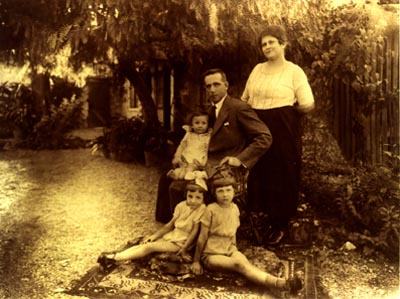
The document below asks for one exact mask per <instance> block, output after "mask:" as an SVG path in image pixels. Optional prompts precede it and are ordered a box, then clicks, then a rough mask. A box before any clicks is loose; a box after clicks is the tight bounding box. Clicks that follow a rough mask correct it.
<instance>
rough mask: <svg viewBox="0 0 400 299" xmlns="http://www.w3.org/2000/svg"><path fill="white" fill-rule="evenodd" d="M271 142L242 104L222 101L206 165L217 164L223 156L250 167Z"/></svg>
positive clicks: (266, 132) (259, 124) (252, 112)
mask: <svg viewBox="0 0 400 299" xmlns="http://www.w3.org/2000/svg"><path fill="white" fill-rule="evenodd" d="M271 143H272V136H271V132H270V131H269V129H268V127H267V126H266V125H265V124H264V123H263V122H262V121H261V120H260V119H259V118H258V116H257V114H256V113H255V112H254V110H253V109H252V108H251V107H250V106H249V105H248V104H247V103H245V102H243V101H241V100H239V99H235V98H232V97H230V96H229V95H228V96H227V97H226V98H225V101H224V103H223V105H222V107H221V110H220V112H219V114H218V117H217V119H216V121H215V124H214V127H213V133H212V136H211V140H210V144H209V148H208V155H209V156H208V162H209V163H210V164H211V165H217V164H218V163H219V162H220V161H221V159H223V158H224V157H226V156H231V157H236V158H238V159H239V160H240V161H241V162H242V163H243V164H244V165H245V166H246V167H247V168H251V167H253V166H254V164H255V163H256V162H257V160H258V159H259V158H260V157H261V156H262V155H263V154H264V153H265V152H266V151H267V150H268V148H269V147H270V146H271Z"/></svg>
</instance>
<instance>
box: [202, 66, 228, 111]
mask: <svg viewBox="0 0 400 299" xmlns="http://www.w3.org/2000/svg"><path fill="white" fill-rule="evenodd" d="M204 85H205V87H206V91H207V97H208V99H209V100H210V101H211V102H213V103H214V104H216V103H218V102H219V101H220V100H221V99H222V98H223V97H224V96H225V95H226V94H227V92H228V86H229V85H228V82H226V81H224V80H223V78H222V76H221V74H219V73H217V74H211V75H208V76H206V77H205V78H204Z"/></svg>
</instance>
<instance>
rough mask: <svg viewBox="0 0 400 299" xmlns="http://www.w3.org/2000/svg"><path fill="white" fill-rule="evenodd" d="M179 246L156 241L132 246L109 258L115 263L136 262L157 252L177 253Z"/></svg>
mask: <svg viewBox="0 0 400 299" xmlns="http://www.w3.org/2000/svg"><path fill="white" fill-rule="evenodd" d="M179 249H180V247H179V246H177V245H175V244H173V243H171V242H166V241H156V242H151V243H146V244H140V245H136V246H132V247H130V248H128V249H125V250H124V251H121V252H118V253H116V254H115V256H108V257H109V258H112V259H114V260H115V261H125V260H136V259H140V258H142V257H145V256H147V255H149V254H151V253H155V252H177V251H178V250H179Z"/></svg>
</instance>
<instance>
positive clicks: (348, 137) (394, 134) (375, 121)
mask: <svg viewBox="0 0 400 299" xmlns="http://www.w3.org/2000/svg"><path fill="white" fill-rule="evenodd" d="M382 54H383V61H381V63H380V64H378V63H377V65H376V66H374V69H373V72H377V73H379V74H380V78H382V79H383V82H385V84H383V87H382V88H383V91H384V92H386V95H388V96H386V97H385V98H384V99H381V100H378V101H376V102H375V103H373V104H372V106H371V107H369V108H370V109H369V110H368V111H360V110H361V106H360V104H358V103H359V102H358V101H357V99H359V97H360V94H357V93H356V91H355V90H354V89H353V88H352V87H351V86H349V85H346V84H344V83H343V82H341V81H339V80H336V81H335V82H334V84H333V129H334V135H335V137H336V139H337V140H338V143H339V146H340V147H341V149H342V152H343V155H344V156H345V157H346V158H347V159H348V160H350V161H353V162H355V163H357V162H362V163H366V164H369V165H378V164H385V165H388V166H392V167H398V166H399V165H400V163H399V162H400V161H399V157H400V156H399V155H400V152H399V145H400V144H399V35H398V31H397V30H396V31H395V32H392V33H390V34H388V36H386V38H385V46H384V49H383V53H382ZM377 61H379V59H377ZM360 112H363V113H360Z"/></svg>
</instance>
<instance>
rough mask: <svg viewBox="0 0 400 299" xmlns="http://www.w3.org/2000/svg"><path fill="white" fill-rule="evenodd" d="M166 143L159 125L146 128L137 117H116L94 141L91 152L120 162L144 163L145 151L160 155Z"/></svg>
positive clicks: (164, 134)
mask: <svg viewBox="0 0 400 299" xmlns="http://www.w3.org/2000/svg"><path fill="white" fill-rule="evenodd" d="M166 143H167V133H166V132H165V130H164V128H162V127H161V126H160V125H158V126H152V127H148V126H146V124H145V123H144V121H143V119H141V118H139V117H132V118H126V117H123V116H118V117H115V118H113V119H112V121H111V126H110V127H108V128H104V132H103V136H100V137H98V138H97V139H96V140H95V142H94V144H93V150H94V151H101V152H103V154H104V156H105V157H107V158H111V159H115V160H117V161H121V162H144V152H145V151H151V152H155V153H158V154H160V155H162V154H163V152H164V149H165V146H166Z"/></svg>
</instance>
